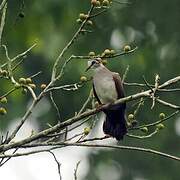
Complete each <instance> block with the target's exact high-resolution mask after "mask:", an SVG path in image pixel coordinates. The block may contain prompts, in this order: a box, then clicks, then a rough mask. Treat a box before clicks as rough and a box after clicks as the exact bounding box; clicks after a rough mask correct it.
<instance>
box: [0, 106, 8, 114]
mask: <svg viewBox="0 0 180 180" xmlns="http://www.w3.org/2000/svg"><path fill="white" fill-rule="evenodd" d="M6 114H7V111H6V109H5V108H3V107H0V115H6Z"/></svg>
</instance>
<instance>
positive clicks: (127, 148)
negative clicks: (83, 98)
mask: <svg viewBox="0 0 180 180" xmlns="http://www.w3.org/2000/svg"><path fill="white" fill-rule="evenodd" d="M34 145H35V147H37V146H52V145H53V147H50V148H47V149H41V150H36V151H29V152H26V153H15V154H5V155H2V154H0V158H3V157H18V156H25V155H30V154H35V153H40V152H46V151H49V150H54V149H58V148H62V147H65V146H75V147H89V148H103V149H104V148H110V149H117V150H128V151H138V152H144V153H148V154H153V155H158V156H161V157H163V158H168V159H171V160H175V161H178V162H180V157H177V156H173V155H171V154H167V153H163V152H160V151H157V150H154V149H149V148H142V147H135V146H120V145H106V144H92V143H91V144H82V143H60V142H59V143H56V146H54V145H55V143H49V144H45V143H41V144H40V143H36V144H34ZM27 147H33V144H31V145H26V146H24V148H27Z"/></svg>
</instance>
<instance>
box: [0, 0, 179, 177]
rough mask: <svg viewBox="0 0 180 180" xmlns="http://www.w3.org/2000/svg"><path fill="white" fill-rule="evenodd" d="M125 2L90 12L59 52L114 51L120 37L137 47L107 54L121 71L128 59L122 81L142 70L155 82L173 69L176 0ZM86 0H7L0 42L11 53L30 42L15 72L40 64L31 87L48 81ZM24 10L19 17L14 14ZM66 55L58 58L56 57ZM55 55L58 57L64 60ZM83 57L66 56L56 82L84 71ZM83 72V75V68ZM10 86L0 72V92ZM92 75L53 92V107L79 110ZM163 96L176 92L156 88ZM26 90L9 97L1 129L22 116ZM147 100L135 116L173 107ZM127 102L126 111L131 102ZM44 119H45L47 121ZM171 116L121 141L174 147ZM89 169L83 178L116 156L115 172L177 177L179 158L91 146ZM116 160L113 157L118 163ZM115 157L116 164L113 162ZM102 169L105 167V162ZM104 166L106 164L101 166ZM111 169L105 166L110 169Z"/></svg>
mask: <svg viewBox="0 0 180 180" xmlns="http://www.w3.org/2000/svg"><path fill="white" fill-rule="evenodd" d="M131 2H132V4H130V5H122V4H117V3H114V5H113V6H112V8H111V9H110V10H109V11H108V12H106V13H105V14H103V15H102V16H100V17H97V18H96V19H95V20H94V26H93V28H92V31H93V33H89V34H87V35H82V36H80V37H79V38H78V40H77V42H76V43H74V44H73V46H72V47H71V48H70V49H69V51H68V54H66V56H65V57H68V56H70V55H71V54H74V55H87V54H88V52H90V51H95V52H96V54H98V53H102V52H103V50H104V49H106V48H112V49H115V51H120V50H121V49H122V48H123V46H124V45H126V44H130V45H132V46H133V45H137V46H138V50H137V51H136V52H135V53H133V54H131V55H127V56H123V57H118V58H116V59H114V60H112V61H111V60H110V61H109V62H108V67H109V68H110V69H111V70H113V71H117V72H119V73H120V74H121V75H122V74H123V73H124V72H125V70H126V67H127V66H128V65H130V70H129V73H128V75H127V78H126V81H127V82H139V83H143V79H142V75H144V76H145V77H146V79H147V81H148V82H149V83H154V75H155V74H156V73H158V74H159V75H160V77H161V80H160V81H161V83H162V82H164V81H166V80H168V79H170V78H172V77H175V76H177V75H179V73H180V61H179V51H178V49H179V46H180V36H179V32H180V21H179V17H180V11H179V7H180V1H179V0H172V1H168V0H159V1H155V0H151V1H140V0H132V1H131ZM89 6H90V0H76V1H72V0H46V1H44V0H31V1H28V0H26V1H24V5H23V1H22V0H19V1H17V0H9V5H8V13H7V19H6V25H5V29H4V34H3V44H6V45H7V46H8V50H9V53H10V57H13V56H15V55H16V54H18V53H20V52H23V51H24V50H26V49H27V48H28V47H30V46H31V45H32V44H33V43H35V42H37V46H36V47H35V48H34V49H33V50H32V51H31V53H30V54H29V55H28V56H27V58H26V60H25V63H24V64H23V65H22V66H21V67H20V68H18V69H17V71H16V73H15V77H16V78H19V77H28V76H31V75H32V74H35V73H37V72H38V71H42V72H43V73H42V74H41V75H39V76H38V77H36V78H35V80H34V81H35V83H36V85H37V87H38V88H37V90H36V92H37V93H38V92H40V88H39V87H40V84H41V83H48V81H49V80H50V73H51V70H52V65H53V62H54V61H55V59H56V57H57V56H58V54H59V53H60V51H61V50H62V48H63V47H64V46H65V45H66V43H67V42H68V41H69V40H70V39H71V37H72V35H73V33H74V32H75V31H76V30H77V28H78V26H79V25H78V24H77V23H76V19H77V18H78V15H79V13H81V12H84V13H85V12H87V10H88V8H89ZM22 14H23V16H24V17H21V16H22ZM0 53H1V58H0V63H4V62H5V61H6V60H5V56H4V50H3V49H1V50H0ZM64 60H65V58H64V59H63V61H64ZM63 61H62V62H61V64H62V63H63ZM86 63H87V62H86V61H85V60H73V61H72V62H71V63H69V64H68V66H67V68H66V70H65V75H64V77H63V79H62V80H61V81H59V82H58V83H59V84H61V85H62V84H67V83H74V82H78V81H79V78H80V76H81V75H87V74H85V72H84V70H85V68H86ZM87 76H89V75H87ZM10 88H11V84H10V83H9V82H8V81H6V80H2V79H0V95H2V94H4V93H5V92H7V91H8V90H9V89H10ZM90 88H91V83H87V85H85V86H83V88H80V89H79V90H78V91H76V92H69V91H67V92H66V91H56V92H54V97H55V99H56V102H57V104H58V106H59V107H60V111H61V115H62V117H63V119H67V118H69V117H71V116H73V115H74V112H76V111H78V110H79V108H80V107H81V105H82V103H83V102H84V101H85V100H86V98H87V96H88V92H89V90H90ZM125 89H126V94H127V95H128V94H132V93H135V92H140V89H139V88H134V87H125ZM162 97H163V99H165V100H167V101H169V102H173V103H175V104H178V103H180V101H179V99H178V97H179V96H178V93H173V94H168V95H166V94H163V96H162ZM29 100H30V96H29V95H22V93H21V90H19V91H17V92H15V93H13V94H11V95H10V96H9V97H8V104H7V105H6V107H7V109H8V115H6V116H3V117H0V129H1V130H2V129H4V128H7V126H8V124H9V123H10V121H12V120H13V119H15V118H17V117H21V116H22V115H23V112H25V109H26V104H27V102H28V101H29ZM151 103H152V102H151V101H147V102H145V105H144V108H143V109H142V110H141V112H140V113H139V114H138V117H137V118H138V121H139V122H140V123H143V122H144V123H145V122H152V121H154V120H157V119H158V115H159V113H160V112H165V113H166V114H168V113H171V112H172V110H170V109H168V108H165V107H163V106H161V105H160V106H159V105H158V106H157V105H156V106H155V108H154V109H153V110H151V109H150V106H151ZM132 104H133V103H129V104H128V109H127V111H128V113H132V112H133V110H134V108H133V107H132V106H131V105H132ZM49 119H51V122H49ZM55 119H56V112H55V110H54V109H53V108H52V109H51V110H50V111H49V112H47V113H46V114H44V115H43V117H42V118H41V119H40V121H39V123H40V125H42V126H44V124H45V123H46V122H49V123H51V124H54V123H57V122H55ZM174 122H175V118H172V119H171V120H169V121H168V122H166V123H165V125H166V128H165V129H164V130H163V131H161V132H160V133H158V135H156V136H154V137H153V138H151V139H147V140H136V139H130V138H125V139H124V141H123V142H120V144H123V145H132V146H133V145H134V146H143V147H152V148H155V149H157V150H160V151H164V152H171V154H177V155H178V153H179V150H180V143H177V139H178V138H179V137H178V135H177V134H176V133H175V128H174V127H175V124H174ZM89 161H90V165H91V166H90V170H89V173H88V175H87V177H86V179H87V180H92V179H93V180H101V178H100V177H99V175H98V171H97V169H98V168H99V166H101V165H102V164H105V165H109V166H111V164H112V163H113V162H114V161H116V163H115V165H116V169H117V170H118V171H120V172H122V174H121V178H120V177H119V179H122V180H131V179H138V178H139V179H151V180H157V179H163V180H171V179H173V180H176V179H177V180H178V179H179V175H178V174H179V166H178V164H177V162H174V161H171V160H167V159H164V158H160V157H157V156H151V155H147V154H143V153H138V152H133V151H132V152H125V151H115V150H111V151H98V153H93V151H92V154H91V155H90V157H89ZM117 162H118V163H117ZM117 164H120V165H119V166H120V167H119V166H117ZM102 167H104V169H103V168H101V170H104V171H108V169H106V167H105V166H102ZM107 167H108V166H107ZM109 173H111V172H109Z"/></svg>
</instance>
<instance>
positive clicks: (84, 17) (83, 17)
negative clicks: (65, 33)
mask: <svg viewBox="0 0 180 180" xmlns="http://www.w3.org/2000/svg"><path fill="white" fill-rule="evenodd" d="M87 17H88V15H87V14H84V13H80V14H79V19H81V20H82V21H83V20H85V19H86V18H87Z"/></svg>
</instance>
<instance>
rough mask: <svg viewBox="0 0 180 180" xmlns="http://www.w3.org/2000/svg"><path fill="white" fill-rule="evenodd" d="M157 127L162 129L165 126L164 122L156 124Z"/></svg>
mask: <svg viewBox="0 0 180 180" xmlns="http://www.w3.org/2000/svg"><path fill="white" fill-rule="evenodd" d="M156 128H157V129H159V130H162V129H164V128H165V126H164V124H162V123H160V124H157V125H156Z"/></svg>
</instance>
